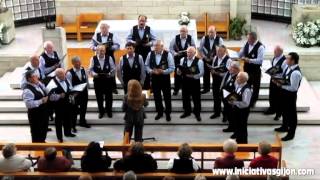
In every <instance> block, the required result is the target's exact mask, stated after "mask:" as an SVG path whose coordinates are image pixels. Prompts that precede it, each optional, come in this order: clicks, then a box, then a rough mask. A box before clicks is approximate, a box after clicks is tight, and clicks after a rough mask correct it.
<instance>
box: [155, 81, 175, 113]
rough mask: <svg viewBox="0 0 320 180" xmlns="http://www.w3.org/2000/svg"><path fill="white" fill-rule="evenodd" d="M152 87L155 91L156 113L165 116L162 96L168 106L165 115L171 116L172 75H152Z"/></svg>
mask: <svg viewBox="0 0 320 180" xmlns="http://www.w3.org/2000/svg"><path fill="white" fill-rule="evenodd" d="M151 87H152V89H153V96H154V102H155V105H156V111H157V112H158V114H163V111H164V108H163V104H162V95H161V92H162V94H163V99H164V103H165V106H166V109H165V113H166V114H167V115H170V113H171V109H172V107H171V87H170V75H152V76H151Z"/></svg>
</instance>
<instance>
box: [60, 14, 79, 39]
mask: <svg viewBox="0 0 320 180" xmlns="http://www.w3.org/2000/svg"><path fill="white" fill-rule="evenodd" d="M78 21H79V17H78V16H77V17H76V20H75V22H73V23H66V22H64V20H63V15H61V14H60V15H57V18H56V25H57V26H59V27H63V28H64V30H65V31H66V37H67V39H77V35H78V25H77V24H78Z"/></svg>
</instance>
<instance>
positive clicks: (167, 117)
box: [166, 114, 171, 122]
mask: <svg viewBox="0 0 320 180" xmlns="http://www.w3.org/2000/svg"><path fill="white" fill-rule="evenodd" d="M166 120H167V121H168V122H169V121H171V116H170V115H169V114H168V115H166Z"/></svg>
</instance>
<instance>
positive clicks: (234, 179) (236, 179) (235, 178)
mask: <svg viewBox="0 0 320 180" xmlns="http://www.w3.org/2000/svg"><path fill="white" fill-rule="evenodd" d="M226 180H240V178H239V176H237V175H228V176H227V177H226Z"/></svg>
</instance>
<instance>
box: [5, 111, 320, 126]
mask: <svg viewBox="0 0 320 180" xmlns="http://www.w3.org/2000/svg"><path fill="white" fill-rule="evenodd" d="M305 114H306V113H298V119H299V121H298V123H299V124H306V125H307V124H315V123H318V124H319V123H320V119H316V118H310V117H307V116H306V115H305ZM146 115H147V118H146V119H145V125H203V124H205V125H223V124H226V123H224V122H222V118H221V117H219V118H216V119H210V118H209V117H210V116H211V115H212V113H211V112H203V113H201V117H202V121H201V122H197V121H196V120H195V117H194V115H191V116H189V117H187V118H185V119H180V117H179V116H180V115H181V113H178V112H173V113H172V114H171V117H172V120H171V121H170V122H167V121H166V120H165V117H162V118H161V119H160V120H157V121H156V120H154V117H155V115H156V113H153V112H147V113H146ZM123 116H124V114H123V113H119V112H116V113H113V117H112V118H107V117H106V116H105V117H103V118H102V119H99V118H98V113H96V112H89V113H87V115H86V119H87V122H88V123H90V124H94V125H123V123H124V121H123ZM273 117H274V115H264V114H263V113H260V112H251V113H250V116H249V119H248V124H250V125H254V124H260V125H264V124H266V125H277V124H281V122H282V121H281V120H280V121H274V120H273ZM18 124H19V125H27V124H29V122H28V119H27V114H26V113H0V125H18ZM50 124H53V122H52V121H50Z"/></svg>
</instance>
